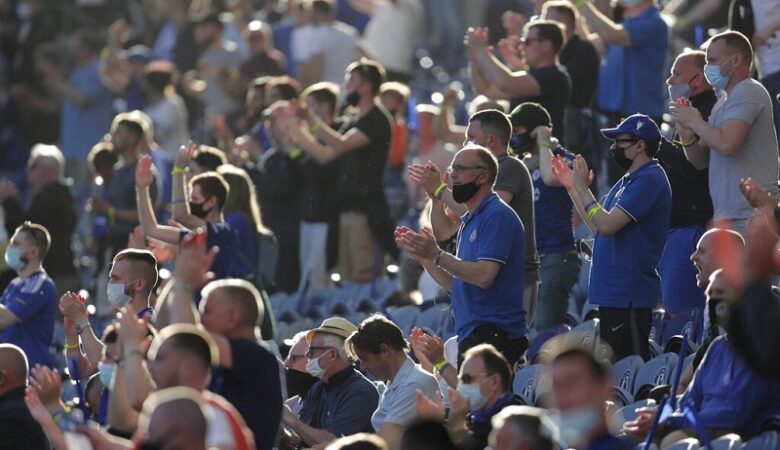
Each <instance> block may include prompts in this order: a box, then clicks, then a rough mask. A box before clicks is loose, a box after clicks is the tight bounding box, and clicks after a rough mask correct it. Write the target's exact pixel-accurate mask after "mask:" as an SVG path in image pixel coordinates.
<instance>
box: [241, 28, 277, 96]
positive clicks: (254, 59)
mask: <svg viewBox="0 0 780 450" xmlns="http://www.w3.org/2000/svg"><path fill="white" fill-rule="evenodd" d="M242 37H243V39H244V40H246V41H247V42H248V43H249V52H250V54H249V58H248V59H247V60H246V61H244V62H243V63H241V67H240V68H239V71H240V72H241V75H242V76H243V77H244V79H245V80H246V81H250V80H254V79H255V78H257V77H263V76H275V77H276V76H280V75H283V74H284V73H285V70H286V69H287V58H285V57H284V53H282V52H280V51H279V50H277V49H276V48H274V35H273V32H272V31H271V27H270V26H269V25H268V24H266V23H264V22H261V21H259V20H253V21H251V22H249V25H247V28H246V30H244V32H243V34H242Z"/></svg>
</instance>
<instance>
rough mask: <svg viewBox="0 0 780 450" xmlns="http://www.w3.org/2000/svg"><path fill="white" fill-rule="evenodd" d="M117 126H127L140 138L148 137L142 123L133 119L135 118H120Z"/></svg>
mask: <svg viewBox="0 0 780 450" xmlns="http://www.w3.org/2000/svg"><path fill="white" fill-rule="evenodd" d="M116 125H117V127H122V126H123V127H125V128H127V129H128V130H129V131H130V132H131V133H133V134H134V135H136V137H137V138H138V139H143V138H144V137H146V133H145V132H144V127H143V126H141V124H140V123H138V122H136V121H133V120H125V119H122V120H120V121H119V122H118V123H117V124H116Z"/></svg>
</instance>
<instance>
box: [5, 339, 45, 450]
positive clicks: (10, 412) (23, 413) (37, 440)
mask: <svg viewBox="0 0 780 450" xmlns="http://www.w3.org/2000/svg"><path fill="white" fill-rule="evenodd" d="M3 342H6V341H5V340H3ZM27 367H28V362H27V357H26V355H25V354H24V351H23V350H22V349H21V348H19V347H17V346H16V345H13V344H6V343H3V344H0V442H2V446H3V447H4V448H8V449H12V448H26V449H30V450H49V448H50V447H49V441H48V439H46V435H45V434H44V432H43V430H42V429H41V426H40V425H39V424H38V423H37V422H36V421H35V420H34V419H33V417H32V416H31V415H30V412H29V411H28V410H27V407H26V406H25V404H24V391H25V387H26V386H27V376H28V371H27Z"/></svg>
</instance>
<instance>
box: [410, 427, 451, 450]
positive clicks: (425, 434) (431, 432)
mask: <svg viewBox="0 0 780 450" xmlns="http://www.w3.org/2000/svg"><path fill="white" fill-rule="evenodd" d="M455 448H456V447H455V445H454V444H453V443H452V440H451V439H450V436H449V434H448V433H447V428H445V427H444V425H442V424H441V423H440V422H437V421H421V422H417V423H415V424H412V425H410V426H409V427H407V428H406V430H405V431H404V436H403V439H402V440H401V450H455Z"/></svg>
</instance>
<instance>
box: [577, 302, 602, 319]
mask: <svg viewBox="0 0 780 450" xmlns="http://www.w3.org/2000/svg"><path fill="white" fill-rule="evenodd" d="M580 317H582V321H583V322H584V321H586V320H590V319H597V318H598V317H599V307H598V306H596V305H592V304H591V303H590V302H588V301H586V302H585V304H584V305H582V314H580Z"/></svg>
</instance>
